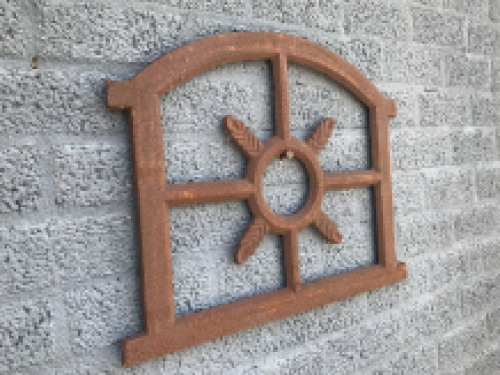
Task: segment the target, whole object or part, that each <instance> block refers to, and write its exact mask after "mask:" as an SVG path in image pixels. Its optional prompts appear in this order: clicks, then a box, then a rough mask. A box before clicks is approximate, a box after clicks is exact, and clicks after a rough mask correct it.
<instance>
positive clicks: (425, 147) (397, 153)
mask: <svg viewBox="0 0 500 375" xmlns="http://www.w3.org/2000/svg"><path fill="white" fill-rule="evenodd" d="M449 134H450V132H449V131H448V130H447V129H439V128H437V129H431V128H428V129H425V130H423V129H418V130H407V129H404V130H403V129H401V130H399V129H397V130H394V131H392V132H391V148H392V153H391V156H392V161H393V167H394V169H395V170H397V169H403V170H408V169H419V168H426V167H427V168H428V167H438V166H444V165H450V163H451V157H452V148H451V141H450V136H449Z"/></svg>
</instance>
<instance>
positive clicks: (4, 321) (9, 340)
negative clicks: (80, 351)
mask: <svg viewBox="0 0 500 375" xmlns="http://www.w3.org/2000/svg"><path fill="white" fill-rule="evenodd" d="M0 313H1V314H0V316H1V318H0V342H1V343H2V345H1V346H0V371H2V372H4V371H5V372H6V373H7V372H10V373H13V372H16V369H19V368H21V367H30V366H34V365H39V364H41V363H43V362H46V361H51V360H53V359H54V358H55V356H56V346H55V340H56V335H57V334H56V331H55V329H54V311H53V307H52V306H51V304H50V302H49V301H48V300H46V299H33V300H24V301H20V302H15V303H11V304H5V305H3V306H2V308H1V309H0Z"/></svg>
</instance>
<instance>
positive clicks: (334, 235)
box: [312, 211, 342, 243]
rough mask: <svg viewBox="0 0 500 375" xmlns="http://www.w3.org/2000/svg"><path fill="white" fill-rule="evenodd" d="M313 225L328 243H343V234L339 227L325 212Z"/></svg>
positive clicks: (320, 214) (319, 215)
mask: <svg viewBox="0 0 500 375" xmlns="http://www.w3.org/2000/svg"><path fill="white" fill-rule="evenodd" d="M312 224H313V225H314V226H315V227H316V229H317V230H318V232H319V233H321V235H322V236H323V237H325V239H326V240H327V241H328V242H333V243H341V242H342V234H341V233H340V231H339V228H337V225H335V223H334V222H333V221H332V220H331V219H330V218H329V217H328V216H327V215H326V214H325V213H324V212H323V211H320V212H319V214H318V216H316V218H315V219H314V221H313V223H312Z"/></svg>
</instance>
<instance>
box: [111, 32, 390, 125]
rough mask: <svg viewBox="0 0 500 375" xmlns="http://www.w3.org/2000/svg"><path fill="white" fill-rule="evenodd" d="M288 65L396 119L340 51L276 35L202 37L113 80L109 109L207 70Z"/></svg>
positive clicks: (387, 103)
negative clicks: (279, 60)
mask: <svg viewBox="0 0 500 375" xmlns="http://www.w3.org/2000/svg"><path fill="white" fill-rule="evenodd" d="M279 55H282V56H284V57H285V58H286V59H287V61H290V62H294V63H298V64H300V65H304V66H307V67H309V68H311V69H313V70H316V71H319V72H321V73H323V74H325V75H327V76H329V77H330V78H332V79H333V80H334V81H336V82H338V83H339V84H341V85H342V86H344V87H345V88H346V89H348V90H349V91H351V92H352V93H353V94H354V95H355V96H356V97H357V98H358V99H359V100H360V101H361V102H362V103H364V104H365V105H366V106H367V107H368V108H370V109H372V108H375V107H378V108H380V109H382V108H384V109H386V111H385V112H386V114H387V115H388V116H395V115H396V113H395V111H396V109H395V105H394V103H393V102H392V100H387V99H386V98H385V97H384V96H383V95H382V93H380V91H378V89H377V88H376V87H375V85H374V84H373V83H372V82H370V80H368V78H366V77H365V76H364V74H363V73H361V72H360V71H359V70H358V69H357V68H356V67H355V66H353V65H352V64H350V63H348V62H347V61H346V60H344V59H343V58H342V57H340V56H339V55H337V54H336V53H334V52H332V51H330V50H328V49H327V48H325V47H322V46H319V45H317V44H314V43H312V42H309V41H307V40H305V39H301V38H298V37H295V36H292V35H287V34H281V33H275V32H253V31H248V32H233V33H228V34H222V35H216V36H212V37H209V38H206V39H202V40H199V41H196V42H193V43H190V44H187V45H185V46H183V47H180V48H177V49H175V50H173V51H172V52H170V53H167V54H166V55H164V56H162V57H161V58H159V59H158V60H156V61H154V62H153V63H151V64H150V65H149V66H148V67H146V68H145V69H144V70H142V71H141V72H140V73H139V74H137V75H136V76H135V77H134V78H133V79H131V80H130V81H117V82H108V106H109V107H110V108H115V109H124V108H130V107H133V106H134V96H136V95H137V93H138V92H139V93H140V94H142V95H144V96H150V95H156V96H161V95H163V94H164V93H166V92H168V91H170V90H172V89H173V88H174V87H176V86H178V85H179V84H181V83H183V82H185V81H186V80H188V79H190V78H191V77H194V76H196V75H198V74H200V73H202V72H204V71H207V70H210V69H213V68H216V67H218V66H221V65H224V64H229V63H234V62H240V61H249V60H268V59H269V60H272V59H275V58H276V57H277V56H279Z"/></svg>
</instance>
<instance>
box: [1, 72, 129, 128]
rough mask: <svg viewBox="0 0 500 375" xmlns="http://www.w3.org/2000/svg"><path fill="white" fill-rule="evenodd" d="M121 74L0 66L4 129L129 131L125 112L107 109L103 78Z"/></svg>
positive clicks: (111, 77) (113, 77) (112, 77)
mask: <svg viewBox="0 0 500 375" xmlns="http://www.w3.org/2000/svg"><path fill="white" fill-rule="evenodd" d="M23 65H24V64H23ZM26 65H27V64H26ZM120 73H121V72H119V74H120ZM120 76H122V75H121V74H120ZM117 78H118V77H117V76H116V71H115V72H108V71H99V70H96V71H93V72H92V71H82V70H80V69H63V70H57V69H45V68H44V69H37V70H30V69H28V66H25V67H24V66H23V67H20V68H18V67H16V68H13V67H0V100H1V102H2V110H3V113H2V122H1V123H0V131H1V132H2V133H4V134H36V135H48V134H54V133H64V132H68V133H71V134H89V133H92V134H99V133H109V132H116V131H119V132H124V131H125V129H126V122H125V116H124V115H123V114H122V113H118V112H111V111H109V110H107V108H106V107H105V100H104V80H105V79H117Z"/></svg>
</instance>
